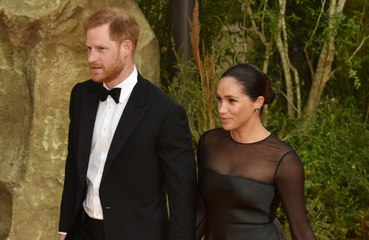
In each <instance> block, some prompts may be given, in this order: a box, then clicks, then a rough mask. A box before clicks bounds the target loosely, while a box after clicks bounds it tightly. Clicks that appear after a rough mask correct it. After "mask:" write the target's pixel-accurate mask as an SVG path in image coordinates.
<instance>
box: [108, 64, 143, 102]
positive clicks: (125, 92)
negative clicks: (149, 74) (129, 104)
mask: <svg viewBox="0 0 369 240" xmlns="http://www.w3.org/2000/svg"><path fill="white" fill-rule="evenodd" d="M137 77H138V72H137V68H136V66H135V65H134V66H133V71H132V73H131V74H130V75H129V76H128V77H127V78H126V79H125V80H123V81H122V82H121V83H119V84H118V85H117V86H115V87H114V88H121V90H120V91H121V92H120V96H119V102H120V103H121V102H123V101H124V99H125V98H126V97H128V96H129V95H130V94H131V92H132V90H133V87H134V86H135V85H136V83H137ZM103 85H104V87H105V88H106V89H109V88H108V87H107V86H106V84H105V83H104V84H103Z"/></svg>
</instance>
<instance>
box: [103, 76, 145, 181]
mask: <svg viewBox="0 0 369 240" xmlns="http://www.w3.org/2000/svg"><path fill="white" fill-rule="evenodd" d="M145 81H146V80H143V79H142V77H141V76H140V75H139V77H138V82H137V84H136V86H135V87H134V88H133V91H132V93H131V96H130V98H129V100H128V102H127V105H126V107H125V109H124V111H123V114H122V116H121V118H120V120H119V123H118V126H117V129H116V130H115V134H114V137H113V140H112V142H111V145H110V149H109V153H108V156H107V158H106V162H105V167H104V174H103V177H104V175H105V174H106V173H107V172H108V171H109V169H110V167H111V165H112V163H113V161H114V159H115V158H116V156H117V154H118V153H119V151H120V150H121V149H122V147H123V146H124V144H125V143H126V142H127V140H128V138H129V136H130V135H131V134H132V132H133V130H134V129H135V127H136V126H137V124H138V123H139V122H140V120H141V118H142V117H143V116H144V115H145V112H146V111H147V110H148V106H146V105H145V92H146V82H145Z"/></svg>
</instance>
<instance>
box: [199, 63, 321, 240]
mask: <svg viewBox="0 0 369 240" xmlns="http://www.w3.org/2000/svg"><path fill="white" fill-rule="evenodd" d="M217 100H218V111H219V117H220V120H221V124H222V128H217V129H212V130H210V131H207V132H205V133H204V134H203V135H202V136H201V138H200V140H199V143H198V149H197V154H198V164H199V187H200V200H199V211H198V222H199V224H198V229H197V238H198V239H201V237H202V236H203V235H204V236H205V240H278V239H284V233H283V231H282V228H281V226H280V225H279V222H278V220H277V219H276V210H277V208H278V207H279V205H280V204H282V207H283V210H284V212H285V214H286V216H287V219H288V221H289V225H290V229H291V236H292V239H298V240H314V239H315V236H314V233H313V231H312V229H311V227H310V224H309V220H308V217H307V214H306V207H305V197H304V169H303V165H302V163H301V160H300V158H299V156H298V155H297V154H296V152H295V151H294V150H293V149H292V148H291V147H290V146H289V145H287V144H285V143H284V142H282V141H281V140H279V139H278V138H277V137H276V136H274V135H272V134H271V133H270V132H269V131H268V130H267V129H265V127H264V126H263V124H262V122H261V120H260V111H261V109H262V107H263V105H264V104H269V103H272V101H273V100H274V91H273V90H272V88H271V85H270V83H269V81H268V79H267V77H266V75H265V74H264V73H263V72H262V71H260V70H259V69H258V68H256V67H255V66H253V65H250V64H240V65H236V66H234V67H232V68H230V69H228V70H227V71H226V72H225V73H224V74H223V75H222V77H221V79H220V81H219V83H218V88H217Z"/></svg>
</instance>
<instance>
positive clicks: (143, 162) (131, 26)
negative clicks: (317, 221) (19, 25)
mask: <svg viewBox="0 0 369 240" xmlns="http://www.w3.org/2000/svg"><path fill="white" fill-rule="evenodd" d="M84 27H85V34H86V46H87V56H88V64H89V69H90V72H91V75H92V79H91V80H88V81H85V82H82V83H78V84H76V85H75V86H74V88H73V90H72V93H71V99H70V126H69V137H68V155H67V160H66V168H65V180H64V189H63V195H62V201H61V211H60V224H59V239H73V240H82V239H83V240H121V239H127V240H193V239H194V238H195V230H194V229H195V193H196V168H195V159H194V154H193V148H192V139H191V134H190V131H189V127H188V121H187V117H186V113H185V111H184V109H183V107H181V106H180V105H179V104H177V103H176V102H174V101H173V100H172V99H170V98H169V97H168V96H167V95H166V94H165V93H164V92H163V91H162V90H161V89H159V88H158V87H156V86H155V85H153V84H152V83H150V82H149V81H147V80H145V79H144V78H143V77H142V76H141V75H140V73H139V72H138V71H137V69H136V67H135V65H134V62H133V56H134V52H135V47H136V44H137V39H138V36H139V27H138V25H137V23H136V22H135V20H134V19H133V18H132V17H130V16H129V15H128V14H127V13H126V12H124V11H123V10H120V9H117V8H105V9H102V10H100V11H98V12H96V13H94V14H93V15H91V16H90V17H89V18H88V19H87V20H86V23H85V26H84ZM168 206H169V208H168ZM167 209H169V212H168V210H167Z"/></svg>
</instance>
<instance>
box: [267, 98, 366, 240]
mask: <svg viewBox="0 0 369 240" xmlns="http://www.w3.org/2000/svg"><path fill="white" fill-rule="evenodd" d="M271 119H272V120H270V125H269V126H268V127H269V128H270V129H272V130H273V131H274V132H276V134H277V135H279V137H281V138H282V139H284V140H285V141H286V142H288V143H290V144H291V145H292V146H293V147H294V148H295V150H296V151H297V152H298V154H299V155H300V157H301V159H302V160H303V163H304V166H305V173H306V182H305V187H306V189H305V190H306V198H307V210H308V213H309V218H310V221H311V225H312V227H313V229H314V231H315V233H316V235H317V239H321V240H325V239H327V240H328V239H350V237H353V236H355V237H356V238H357V237H360V239H368V237H369V236H368V235H367V234H368V227H369V211H368V208H369V205H368V196H369V160H368V159H369V148H368V146H367V144H368V142H369V131H368V130H367V129H366V127H365V126H364V125H363V124H360V119H361V116H360V113H359V112H358V111H357V109H355V107H353V105H352V104H350V105H349V104H348V105H347V106H345V105H344V104H341V103H339V102H337V100H336V101H332V100H329V99H327V100H326V101H325V102H324V103H323V104H322V106H321V108H320V110H319V112H318V114H317V117H316V119H314V120H313V122H312V127H311V128H310V129H308V130H303V129H300V128H299V122H300V121H299V120H296V119H294V120H291V119H287V118H285V117H284V116H281V115H280V114H276V115H275V116H273V117H272V118H271ZM286 228H287V227H286Z"/></svg>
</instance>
